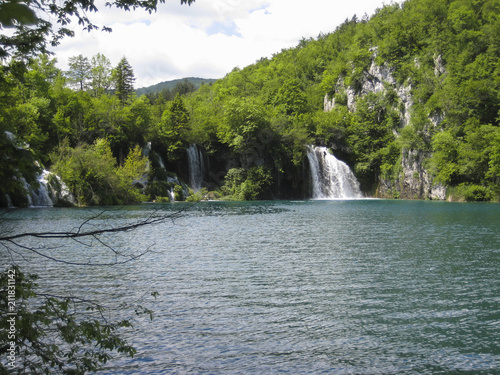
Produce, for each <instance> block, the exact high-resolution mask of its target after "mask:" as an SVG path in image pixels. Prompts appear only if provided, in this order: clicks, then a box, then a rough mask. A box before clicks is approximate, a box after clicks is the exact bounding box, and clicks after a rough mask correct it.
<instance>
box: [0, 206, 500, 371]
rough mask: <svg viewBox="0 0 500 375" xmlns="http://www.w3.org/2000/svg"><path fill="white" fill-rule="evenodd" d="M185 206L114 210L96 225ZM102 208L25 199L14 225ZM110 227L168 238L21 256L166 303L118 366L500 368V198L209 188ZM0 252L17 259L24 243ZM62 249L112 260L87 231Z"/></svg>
mask: <svg viewBox="0 0 500 375" xmlns="http://www.w3.org/2000/svg"><path fill="white" fill-rule="evenodd" d="M185 207H186V205H185V204H183V203H177V204H165V205H161V206H160V205H141V206H134V207H127V208H126V209H121V210H114V209H111V210H110V211H107V212H106V213H105V214H103V215H101V216H100V217H99V219H98V220H97V221H96V222H95V224H96V226H99V225H119V224H120V223H123V222H126V221H130V220H138V219H140V218H142V217H146V216H147V215H149V214H151V212H153V211H154V210H155V209H158V208H159V209H160V210H162V211H161V212H164V213H165V214H169V213H172V212H176V211H177V210H179V209H181V208H185ZM97 212H99V209H92V210H90V209H88V210H87V209H56V208H51V209H30V210H17V211H14V212H12V213H10V214H8V215H2V220H3V221H2V222H1V224H2V227H3V228H8V230H10V231H12V232H16V231H35V230H37V231H46V230H54V229H55V228H58V229H60V230H62V229H64V228H66V229H68V228H69V229H70V228H75V227H77V226H78V225H80V224H81V222H82V220H85V219H87V218H89V216H91V215H92V214H95V213H97ZM3 230H6V229H3ZM108 240H109V241H110V242H112V243H113V244H114V245H116V246H117V247H121V246H123V247H124V248H127V249H138V251H140V249H145V248H148V247H149V246H151V249H152V250H154V251H152V252H150V253H148V254H146V255H144V256H143V257H142V258H140V259H138V260H136V261H134V262H130V263H127V264H125V265H121V266H114V267H88V266H83V267H82V266H70V265H64V264H54V262H51V261H48V260H40V259H39V257H36V256H33V255H29V254H28V255H25V259H19V257H17V258H18V259H17V261H18V262H19V263H21V264H22V265H23V267H25V268H26V269H29V270H30V271H32V272H35V273H38V274H39V275H40V276H41V279H40V284H42V282H43V284H44V287H45V288H49V289H54V290H57V291H60V292H61V293H68V292H71V293H74V294H84V295H86V296H90V297H92V298H95V299H98V300H105V301H106V302H107V303H113V304H116V305H118V304H119V303H120V302H122V301H126V302H129V303H130V302H131V301H135V300H139V301H142V302H141V303H145V304H148V307H150V308H151V309H152V310H154V312H155V314H154V319H153V320H152V321H150V320H149V319H146V318H138V319H136V321H135V323H134V329H133V330H131V331H129V332H127V333H126V335H127V336H128V338H129V340H130V342H131V343H132V344H133V345H135V347H136V348H137V350H138V353H137V355H136V356H135V357H134V358H133V359H130V358H117V359H116V360H115V361H112V362H110V363H108V365H107V367H106V369H105V370H104V371H103V372H102V373H104V374H188V373H189V374H275V373H290V374H315V373H334V374H407V373H418V374H500V276H499V270H500V206H499V205H496V204H469V203H448V202H429V201H391V200H337V201H335V200H328V201H326V200H325V201H303V202H281V201H274V202H253V203H252V202H202V203H198V204H195V205H192V206H189V209H187V210H186V211H184V212H182V213H181V214H180V217H179V218H176V219H175V220H170V221H167V222H165V223H163V224H161V225H155V226H148V227H143V228H140V229H137V230H135V231H132V232H127V233H121V234H119V235H118V236H112V237H109V238H108ZM0 251H2V253H1V257H2V258H1V259H2V266H3V267H2V268H5V267H7V265H8V264H9V262H10V261H11V259H10V257H11V256H13V257H14V258H16V254H14V255H12V254H10V255H9V254H6V252H5V249H1V250H0ZM46 251H47V252H49V253H50V254H57V256H59V257H63V258H65V259H71V260H75V259H78V260H81V261H85V260H93V261H96V260H101V259H102V260H103V262H106V261H108V260H109V259H111V258H112V256H111V255H110V254H109V252H107V251H106V249H105V248H102V247H95V246H92V247H91V246H86V245H85V244H80V243H76V242H71V243H70V244H67V243H66V244H64V245H61V246H59V247H57V246H56V244H51V245H47V247H46ZM151 291H155V292H158V296H157V298H156V299H153V298H152V297H151V296H150V294H151V293H150V292H151ZM116 314H123V315H124V316H123V318H127V317H129V316H125V315H126V314H127V312H126V311H123V312H120V311H118V312H116Z"/></svg>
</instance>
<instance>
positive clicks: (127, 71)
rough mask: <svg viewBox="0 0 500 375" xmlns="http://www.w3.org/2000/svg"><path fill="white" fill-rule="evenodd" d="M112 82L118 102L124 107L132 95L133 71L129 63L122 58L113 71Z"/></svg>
mask: <svg viewBox="0 0 500 375" xmlns="http://www.w3.org/2000/svg"><path fill="white" fill-rule="evenodd" d="M113 81H114V83H115V89H116V91H115V94H116V96H118V98H119V99H120V102H121V103H122V104H123V105H125V104H126V103H128V102H129V101H130V100H131V99H132V96H133V94H134V81H135V76H134V71H133V70H132V67H131V66H130V64H129V62H128V61H127V59H126V58H125V57H123V58H122V59H121V60H120V62H119V63H118V65H117V66H116V68H115V69H114V70H113Z"/></svg>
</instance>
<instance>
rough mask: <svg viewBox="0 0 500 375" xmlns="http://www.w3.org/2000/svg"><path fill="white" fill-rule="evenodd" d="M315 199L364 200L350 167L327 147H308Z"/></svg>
mask: <svg viewBox="0 0 500 375" xmlns="http://www.w3.org/2000/svg"><path fill="white" fill-rule="evenodd" d="M307 158H308V160H309V166H310V169H311V179H312V188H313V196H312V197H313V199H339V198H340V199H346V198H347V199H349V198H362V197H363V195H362V193H361V191H360V189H359V182H358V181H357V180H356V177H355V176H354V174H353V173H352V171H351V169H350V168H349V166H348V165H347V164H346V163H344V162H342V161H340V160H338V159H337V158H336V157H335V156H333V154H331V153H330V152H329V151H328V149H327V148H326V147H313V146H307Z"/></svg>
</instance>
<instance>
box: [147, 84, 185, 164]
mask: <svg viewBox="0 0 500 375" xmlns="http://www.w3.org/2000/svg"><path fill="white" fill-rule="evenodd" d="M188 126H189V112H188V110H187V108H186V105H185V103H184V100H183V99H182V97H181V96H180V94H177V95H176V96H175V98H174V100H173V101H172V102H171V103H170V105H169V108H168V109H167V110H165V112H163V115H162V116H161V121H160V123H159V125H158V130H157V135H156V142H155V143H156V144H157V148H159V150H160V152H161V153H162V154H164V155H166V156H167V159H168V160H170V161H174V160H177V159H178V158H179V157H181V156H182V155H184V152H185V149H186V142H185V137H184V135H185V133H186V132H187V130H188Z"/></svg>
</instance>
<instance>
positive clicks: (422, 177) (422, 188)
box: [376, 150, 446, 200]
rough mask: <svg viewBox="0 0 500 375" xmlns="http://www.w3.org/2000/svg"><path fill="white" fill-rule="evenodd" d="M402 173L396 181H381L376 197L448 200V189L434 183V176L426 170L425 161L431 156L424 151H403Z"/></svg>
mask: <svg viewBox="0 0 500 375" xmlns="http://www.w3.org/2000/svg"><path fill="white" fill-rule="evenodd" d="M401 156H402V157H401V172H400V173H399V175H398V177H397V178H395V179H394V181H392V182H391V181H389V180H386V179H382V178H381V179H380V183H379V186H378V189H377V191H376V196H378V197H381V198H394V197H398V198H402V199H432V200H444V199H446V188H445V187H444V186H443V185H441V184H436V183H433V180H432V176H431V175H430V174H429V173H428V172H427V170H426V169H425V168H424V160H425V159H426V158H427V157H428V156H429V155H426V153H424V152H422V151H416V150H403V153H402V155H401Z"/></svg>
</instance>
